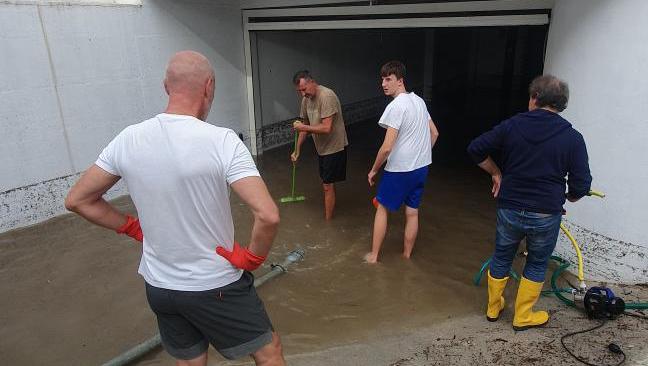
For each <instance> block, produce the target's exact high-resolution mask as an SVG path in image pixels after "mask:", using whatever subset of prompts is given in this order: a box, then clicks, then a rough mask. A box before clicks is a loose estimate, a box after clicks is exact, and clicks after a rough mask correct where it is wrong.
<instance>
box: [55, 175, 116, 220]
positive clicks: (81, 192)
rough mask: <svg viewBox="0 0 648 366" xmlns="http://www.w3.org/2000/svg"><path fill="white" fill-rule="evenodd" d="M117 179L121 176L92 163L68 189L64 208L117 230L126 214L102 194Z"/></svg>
mask: <svg viewBox="0 0 648 366" xmlns="http://www.w3.org/2000/svg"><path fill="white" fill-rule="evenodd" d="M119 179H121V177H119V176H117V175H112V174H110V173H108V172H106V171H105V170H103V169H101V168H99V167H98V166H97V165H92V166H91V167H90V168H88V170H86V172H85V173H84V174H83V175H82V176H81V179H79V181H78V182H76V184H75V185H74V186H73V187H72V189H70V192H69V193H68V195H67V197H66V198H65V208H67V209H68V210H70V211H73V212H76V213H77V214H79V215H80V216H81V217H83V218H85V219H86V220H88V221H90V222H92V223H94V224H97V225H99V226H103V227H105V228H108V229H112V230H117V229H118V228H120V227H121V226H122V225H124V223H125V222H126V215H124V214H122V213H121V212H119V211H117V210H116V209H115V208H114V207H113V206H112V205H111V204H110V203H108V202H106V200H104V199H103V195H104V193H106V192H107V191H108V190H109V189H110V187H112V186H114V185H115V183H117V182H118V181H119Z"/></svg>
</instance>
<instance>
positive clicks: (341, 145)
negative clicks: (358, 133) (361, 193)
mask: <svg viewBox="0 0 648 366" xmlns="http://www.w3.org/2000/svg"><path fill="white" fill-rule="evenodd" d="M293 84H294V85H295V89H296V90H297V92H298V93H300V94H301V96H302V102H301V111H300V112H299V116H300V118H301V120H302V121H303V122H302V121H295V122H294V124H293V127H294V128H295V133H299V137H298V138H297V143H296V144H295V151H293V153H292V154H291V155H290V159H291V160H292V161H293V164H296V163H297V159H299V153H300V149H301V145H302V144H303V143H304V140H305V139H306V136H307V135H308V134H309V133H311V134H313V142H314V143H315V149H316V150H317V155H318V157H319V173H320V178H322V188H323V189H324V218H325V219H326V220H327V221H328V220H330V219H331V218H333V210H334V209H335V182H341V181H344V180H346V161H347V153H346V146H347V145H348V144H349V142H348V140H347V134H346V129H345V127H344V119H343V118H342V107H341V106H340V100H339V99H338V97H337V95H335V93H334V92H333V90H331V89H329V88H327V87H325V86H322V85H319V84H318V83H317V82H316V81H315V80H314V79H313V77H312V76H311V75H310V73H309V72H308V71H307V70H302V71H298V72H297V73H296V74H295V76H294V77H293Z"/></svg>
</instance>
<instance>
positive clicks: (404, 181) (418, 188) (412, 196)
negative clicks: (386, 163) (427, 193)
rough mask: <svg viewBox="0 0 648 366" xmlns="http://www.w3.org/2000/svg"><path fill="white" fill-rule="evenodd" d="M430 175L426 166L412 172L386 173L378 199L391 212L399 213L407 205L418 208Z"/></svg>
mask: <svg viewBox="0 0 648 366" xmlns="http://www.w3.org/2000/svg"><path fill="white" fill-rule="evenodd" d="M427 175H428V167H427V166H424V167H422V168H418V169H416V170H412V171H411V172H388V171H386V170H385V171H384V172H383V176H382V179H381V180H380V186H378V195H376V199H377V200H378V202H380V204H381V205H383V206H385V207H387V209H388V210H390V211H397V210H398V209H399V208H400V206H401V205H402V204H403V203H405V205H406V206H407V207H411V208H418V207H419V205H420V204H421V196H422V195H423V187H424V186H425V179H426V178H427Z"/></svg>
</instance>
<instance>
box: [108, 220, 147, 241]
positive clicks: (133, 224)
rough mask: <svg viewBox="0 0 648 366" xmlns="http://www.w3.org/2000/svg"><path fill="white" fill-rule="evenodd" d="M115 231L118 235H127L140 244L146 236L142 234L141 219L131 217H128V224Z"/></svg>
mask: <svg viewBox="0 0 648 366" xmlns="http://www.w3.org/2000/svg"><path fill="white" fill-rule="evenodd" d="M115 231H117V234H126V235H128V236H130V237H131V238H133V239H135V240H137V241H139V242H140V243H141V242H142V241H143V240H144V234H143V233H142V227H140V223H139V219H136V218H134V217H133V216H131V215H126V223H125V224H124V225H122V226H121V227H120V228H118V229H117V230H115Z"/></svg>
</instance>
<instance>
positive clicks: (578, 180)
mask: <svg viewBox="0 0 648 366" xmlns="http://www.w3.org/2000/svg"><path fill="white" fill-rule="evenodd" d="M496 152H499V154H500V156H501V161H500V163H499V164H498V165H499V167H500V170H501V171H502V183H501V186H500V191H499V195H498V199H497V205H498V207H499V208H510V209H516V210H526V211H531V212H541V213H549V214H555V213H560V212H561V211H562V206H563V204H565V183H567V185H568V186H569V190H568V191H567V194H568V195H569V197H570V198H581V197H583V196H585V195H587V194H588V193H589V190H590V185H591V183H592V176H591V175H590V170H589V163H588V157H587V149H586V147H585V140H584V139H583V135H581V134H580V133H579V132H578V131H576V130H575V129H574V128H572V125H571V124H570V123H569V122H567V120H565V119H564V118H562V117H561V116H559V115H558V114H557V113H553V112H551V111H548V110H545V109H535V110H533V111H529V112H525V113H520V114H517V115H515V116H513V117H511V118H510V119H507V120H505V121H504V122H502V123H500V124H499V125H497V126H495V127H494V128H493V129H492V130H490V131H488V132H486V133H484V134H483V135H481V136H479V137H477V138H476V139H474V140H473V141H472V142H471V143H470V145H469V146H468V153H469V154H470V156H471V157H472V159H473V160H474V161H475V162H476V163H477V164H479V163H481V162H483V161H484V160H485V159H486V158H487V157H488V156H492V155H493V153H496ZM566 177H567V179H566Z"/></svg>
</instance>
